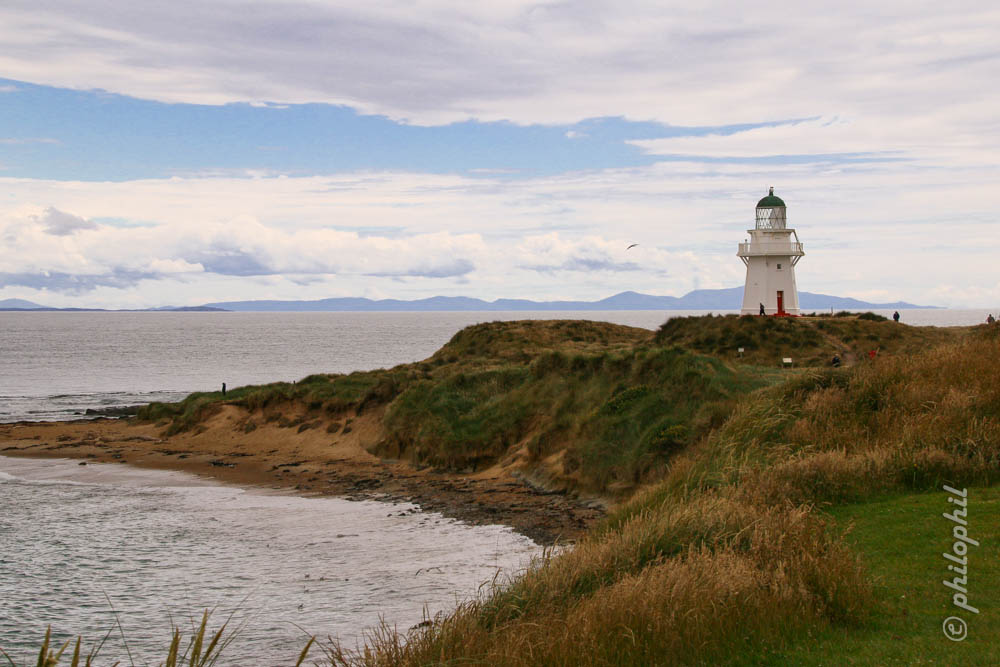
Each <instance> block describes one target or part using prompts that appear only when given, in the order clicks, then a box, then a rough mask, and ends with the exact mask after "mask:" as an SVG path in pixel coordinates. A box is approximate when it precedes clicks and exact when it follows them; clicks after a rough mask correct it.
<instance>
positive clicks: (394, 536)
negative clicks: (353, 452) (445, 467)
mask: <svg viewBox="0 0 1000 667" xmlns="http://www.w3.org/2000/svg"><path fill="white" fill-rule="evenodd" d="M540 552H541V548H540V547H538V546H537V545H536V544H534V543H533V542H532V541H531V540H529V539H528V538H526V537H523V536H521V535H518V534H516V533H514V532H513V531H512V530H511V529H509V528H506V527H503V526H469V525H465V524H462V523H459V522H457V521H454V520H451V519H446V518H444V517H442V516H440V515H438V514H434V513H427V512H421V511H419V510H418V508H416V507H415V506H413V505H410V504H407V503H398V504H394V503H382V502H377V501H357V502H352V501H348V500H344V499H339V498H303V497H296V496H291V495H287V494H278V493H275V492H268V491H264V490H256V489H242V488H238V487H233V486H224V485H221V484H216V483H213V482H211V481H209V480H203V479H199V478H197V477H194V476H192V475H188V474H184V473H179V472H167V471H156V470H142V469H137V468H129V467H128V466H124V465H115V464H93V463H91V464H88V465H87V466H83V467H81V466H79V465H78V462H76V461H65V460H34V459H13V458H7V457H3V456H0V648H3V650H4V651H6V652H7V653H8V654H10V655H11V656H12V657H14V659H15V660H16V662H17V664H28V663H29V662H31V663H32V664H33V663H34V660H31V659H30V658H31V657H32V653H34V655H37V651H38V647H39V646H41V642H42V639H43V638H44V636H45V630H46V628H47V627H48V626H50V625H51V626H52V632H53V638H54V640H55V641H58V642H59V643H62V642H63V641H66V640H67V639H71V638H75V636H76V635H77V634H81V635H83V637H84V640H85V642H86V643H85V647H87V648H88V649H89V648H90V647H92V646H93V645H94V644H96V643H97V642H99V641H100V640H101V639H102V638H103V637H104V636H105V635H108V640H107V642H106V643H105V645H104V647H103V649H102V650H101V652H100V653H99V656H100V657H99V659H98V661H97V663H96V664H102V665H103V664H108V665H110V664H112V663H114V662H115V661H117V660H121V661H122V664H130V663H132V662H133V661H134V663H135V664H159V663H161V662H162V661H163V660H164V659H165V657H166V654H167V647H168V646H169V643H170V638H171V626H172V624H173V625H176V626H177V627H179V628H181V629H182V630H183V631H184V632H185V633H186V634H187V636H190V628H191V626H192V624H195V625H197V623H198V621H200V617H201V613H202V611H203V610H205V609H210V610H214V613H213V615H212V619H211V622H210V626H209V627H211V628H218V627H219V626H221V625H222V624H223V623H224V622H226V621H227V620H229V627H230V628H231V629H237V628H240V627H242V630H241V631H240V633H239V635H238V636H237V639H236V641H234V642H233V644H232V645H231V646H229V647H228V648H227V649H226V651H225V652H224V653H223V657H222V660H221V662H220V664H223V665H290V664H294V662H295V659H296V657H297V656H298V653H299V651H301V650H302V648H303V647H304V646H305V644H306V642H307V641H308V637H309V635H310V634H315V635H318V638H319V639H321V640H327V638H328V637H339V638H340V639H342V640H343V641H344V642H345V645H346V646H348V647H353V646H355V644H356V643H357V642H358V641H359V640H360V639H361V637H362V632H363V631H364V630H365V629H366V628H372V627H375V626H377V625H378V623H379V620H380V618H384V619H385V621H386V622H387V623H388V624H390V625H392V626H394V627H396V628H398V629H399V630H401V631H405V630H406V629H408V628H409V627H411V626H413V625H415V624H417V623H420V622H421V621H422V620H423V618H424V613H425V610H426V613H428V614H430V615H433V614H435V613H437V612H440V611H446V610H448V609H451V608H452V607H454V605H455V603H456V601H458V600H462V599H468V598H469V597H472V596H474V595H475V594H476V593H477V591H478V589H479V586H480V585H481V584H483V583H484V582H488V581H491V580H492V579H493V577H494V576H497V574H498V573H501V575H500V576H502V574H503V573H507V574H512V573H514V572H516V571H517V570H518V569H520V568H522V567H525V566H526V565H527V564H528V563H529V561H530V559H531V558H532V557H533V556H536V555H538V554H539V553H540ZM119 623H120V624H121V625H120V627H119ZM109 632H110V634H109ZM123 638H124V639H123ZM319 655H320V652H319V650H318V649H317V650H316V651H315V652H314V653H313V656H314V657H319ZM309 664H311V663H309Z"/></svg>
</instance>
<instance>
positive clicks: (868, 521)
mask: <svg viewBox="0 0 1000 667" xmlns="http://www.w3.org/2000/svg"><path fill="white" fill-rule="evenodd" d="M740 347H742V348H744V352H743V354H742V356H741V355H740V354H739V353H738V352H737V350H738V348H740ZM870 350H878V355H877V356H876V358H875V359H874V360H871V359H869V358H868V355H867V353H868V351H870ZM834 353H838V354H840V356H841V357H842V358H843V359H844V361H845V364H844V366H842V367H841V368H830V367H829V360H830V358H831V357H832V356H833V354H834ZM783 357H792V358H793V359H795V364H796V365H795V367H794V368H792V369H782V368H781V359H782V358H783ZM997 368H1000V327H995V326H994V327H987V326H980V327H972V328H962V329H959V328H950V329H937V328H933V327H910V326H907V325H903V324H896V323H893V322H884V321H879V319H878V318H877V317H869V318H856V317H805V318H796V319H783V318H781V319H779V318H757V317H735V316H725V317H712V316H707V317H697V318H680V319H673V320H670V321H668V322H667V323H666V324H665V325H664V326H663V327H662V328H661V329H660V330H659V331H658V332H656V333H655V334H653V333H651V332H648V331H643V330H639V329H631V328H628V327H621V326H616V325H610V324H600V323H591V322H560V321H551V322H507V323H490V324H483V325H477V326H475V327H470V328H468V329H465V330H463V331H461V332H459V333H458V334H456V335H455V337H454V338H453V339H452V340H451V341H450V342H449V343H448V344H447V345H446V346H445V347H443V348H442V349H441V350H440V351H438V352H437V353H436V354H435V355H434V356H432V357H431V358H429V359H427V360H425V361H423V362H419V363H415V364H407V365H403V366H398V367H396V368H392V369H388V370H380V371H372V372H367V373H353V374H350V375H314V376H310V377H308V378H305V379H304V380H302V381H300V382H298V383H294V384H285V383H281V384H274V385H266V386H260V387H246V388H241V389H238V390H235V391H233V392H230V394H229V395H227V396H226V397H225V398H223V397H222V396H220V395H218V394H197V395H193V396H191V397H189V398H188V399H187V400H185V401H184V402H182V403H180V404H175V405H162V404H153V405H151V406H149V407H148V408H146V409H144V410H143V411H141V413H140V415H139V418H140V419H145V420H151V421H154V422H156V423H158V424H160V426H161V428H163V429H164V430H165V431H166V432H167V433H183V432H187V431H196V430H198V429H199V428H203V427H204V424H205V423H206V421H207V420H210V419H211V417H212V415H213V414H215V413H217V412H218V411H220V410H222V409H223V407H224V406H228V407H230V408H231V407H233V406H235V407H237V408H239V409H240V410H241V411H242V412H241V414H242V417H241V419H240V420H239V421H238V428H239V429H241V430H243V431H245V432H248V433H249V432H252V431H253V430H254V429H256V428H258V426H259V425H260V424H268V423H269V424H274V423H277V424H281V425H282V426H285V427H287V428H295V429H296V430H299V431H301V430H303V429H304V430H316V429H325V430H326V431H328V432H330V433H336V432H343V430H344V429H348V428H350V420H352V419H358V418H359V416H360V415H369V414H374V415H377V416H378V420H377V421H378V424H379V428H378V430H377V433H376V434H375V435H374V436H373V437H372V438H371V440H370V443H369V445H368V447H369V451H371V452H372V453H374V454H376V455H378V456H382V457H391V458H399V459H403V460H406V461H409V462H410V463H411V464H413V465H415V466H432V467H434V468H438V469H445V470H453V471H476V470H483V469H486V468H503V469H506V470H510V471H517V472H518V473H520V474H522V475H525V476H528V477H530V478H533V479H535V480H536V481H538V482H540V483H543V484H545V485H547V486H549V487H554V488H559V489H563V490H567V491H570V492H574V493H580V494H588V495H596V496H601V497H603V498H606V499H608V500H609V501H612V503H613V505H612V509H611V511H610V513H609V514H608V515H607V517H606V518H605V519H604V520H603V521H602V522H601V523H600V524H599V525H597V526H596V527H595V528H593V529H592V530H591V531H590V532H588V533H587V534H586V535H585V536H584V537H583V538H582V539H581V540H580V541H579V542H578V543H577V544H576V545H575V546H574V547H573V548H571V549H568V550H566V551H564V552H562V553H560V554H558V555H554V556H551V557H549V558H547V559H546V560H545V561H544V562H542V563H539V564H538V566H537V567H535V568H533V569H531V570H530V571H528V572H526V573H523V574H522V575H520V576H518V577H517V578H515V579H513V580H512V581H509V582H504V583H503V584H502V585H497V586H496V587H494V588H493V589H492V590H490V591H488V592H487V593H485V594H484V595H483V596H481V597H480V598H479V599H476V600H474V601H471V602H468V603H466V604H464V605H462V606H460V607H459V608H458V609H457V610H455V611H454V612H453V613H451V614H449V615H446V616H442V617H439V618H437V619H435V621H434V622H433V623H432V624H429V625H426V626H423V627H420V628H417V629H414V630H412V631H411V632H410V633H409V634H407V635H400V634H397V633H395V632H393V631H390V630H388V629H386V628H383V629H381V630H379V631H376V632H375V633H373V635H372V636H371V637H370V641H369V647H368V648H367V649H366V650H365V651H363V652H361V653H352V652H349V651H344V650H342V649H341V648H340V647H339V646H336V645H333V646H329V647H327V656H326V660H328V661H329V662H330V663H331V664H363V665H426V664H489V665H536V664H552V665H556V664H559V665H570V664H573V665H577V664H579V665H606V664H614V665H650V664H772V663H784V664H798V663H800V662H801V660H800V658H801V657H802V656H804V655H806V654H807V653H808V652H809V651H810V650H823V651H827V652H829V654H830V660H829V661H824V660H816V659H812V660H813V664H848V663H850V662H851V661H853V662H854V663H856V664H881V663H885V662H890V661H891V660H897V661H901V660H905V659H907V657H910V658H914V657H919V658H920V659H921V660H924V661H925V663H926V664H938V663H940V664H948V663H950V662H951V659H952V658H953V657H954V655H957V654H953V653H951V650H952V648H953V644H952V642H949V641H948V640H947V639H945V638H944V637H942V636H941V627H940V621H941V620H943V618H944V616H941V618H937V615H938V612H941V611H945V610H946V609H945V607H946V606H947V603H948V602H949V601H950V597H948V595H947V592H946V590H945V589H944V588H943V587H940V586H937V587H935V583H934V582H936V581H937V578H938V577H943V576H944V574H946V568H945V567H944V564H941V567H940V568H939V570H940V572H937V571H935V572H933V573H932V574H933V577H935V578H934V579H933V580H930V581H928V582H926V584H925V585H924V586H922V587H918V590H919V591H922V592H923V595H925V596H927V597H928V600H932V601H931V602H927V603H926V604H925V603H923V602H921V603H915V604H916V605H917V606H916V607H914V609H915V610H916V609H917V608H918V607H919V610H920V620H919V622H918V621H917V620H913V619H910V620H904V621H900V619H899V618H898V615H899V614H900V613H901V611H900V609H901V607H900V606H899V604H898V602H897V601H895V599H894V598H892V597H891V596H893V595H896V594H899V595H906V594H907V593H906V591H908V590H910V587H916V586H917V582H916V579H915V577H916V576H917V575H914V574H912V573H908V571H907V572H897V570H896V568H895V565H896V564H897V563H901V562H902V561H901V560H900V558H902V556H901V553H902V551H903V550H905V549H916V550H920V549H923V550H924V551H926V550H927V549H929V551H927V552H926V553H929V554H937V555H939V554H940V551H941V544H922V543H920V542H919V541H914V540H913V539H911V536H912V535H914V534H926V535H925V536H928V537H929V536H930V535H931V533H930V532H928V530H930V529H932V528H937V529H939V532H940V533H941V541H942V542H944V540H945V538H947V536H948V535H947V532H948V530H949V527H948V525H947V522H946V521H944V520H943V519H940V512H941V511H945V509H947V508H946V507H945V508H943V509H941V508H937V509H935V508H936V507H937V505H935V504H934V503H937V504H938V505H940V504H941V503H940V502H938V501H940V499H941V498H940V496H941V494H940V489H941V487H942V485H943V484H949V485H951V486H953V487H957V488H963V487H968V488H970V495H973V496H974V497H975V496H976V495H977V494H979V495H978V497H981V498H993V497H995V495H996V494H995V491H992V490H984V489H986V488H987V487H990V486H991V485H994V484H996V482H997V481H998V479H1000V374H998V373H997V372H996V370H995V369H997ZM983 505H984V511H983V514H982V516H981V518H977V521H980V522H981V523H979V524H977V525H978V526H981V530H982V532H981V533H979V534H980V535H982V536H983V537H984V538H985V539H989V536H995V535H997V534H998V533H1000V516H998V515H997V514H996V513H993V514H988V513H987V512H986V511H985V507H986V503H985V502H984V504H983ZM904 506H905V507H911V506H912V507H919V508H920V511H916V510H914V511H904V509H903V508H904ZM938 509H940V511H938ZM932 510H933V511H932ZM922 511H926V513H927V514H926V516H924V515H923V514H922V513H921V512H922ZM851 522H853V524H854V525H857V526H859V528H858V529H857V532H856V533H854V534H847V536H846V537H845V531H846V530H847V529H848V528H849V527H850V526H851V525H852V523H851ZM918 527H920V529H921V530H922V531H923V532H920V531H919V530H917V528H918ZM928 527H929V528H928ZM977 529H978V528H977ZM880 540H881V541H880ZM984 544H986V543H985V542H984ZM986 549H992V553H995V551H996V547H995V544H994V545H992V546H990V547H987V548H986ZM924 551H921V552H920V553H921V554H924ZM983 553H984V556H983V559H982V560H983V561H985V560H986V558H987V557H986V555H985V554H986V553H987V550H985V549H984V552H983ZM924 555H925V556H926V554H924ZM928 558H929V557H928ZM925 560H926V559H925ZM994 560H995V559H994ZM927 562H931V561H929V560H928V561H927ZM928 567H932V566H928ZM981 571H982V573H983V575H982V576H984V577H986V576H989V572H995V568H994V569H992V570H990V569H988V568H987V567H985V566H984V567H983V569H982V570H981ZM921 572H922V573H923V574H920V575H919V576H924V574H926V573H927V572H931V570H929V569H927V568H925V569H924V570H921ZM928 576H931V575H928ZM991 590H992V588H989V587H988V585H987V584H983V588H982V589H981V591H982V593H981V594H982V595H984V596H986V595H989V594H990V591H991ZM914 592H915V593H916V591H914ZM935 596H936V597H935ZM980 602H983V600H980ZM921 605H922V606H921ZM942 605H943V606H942ZM983 607H984V608H990V609H992V608H991V607H989V606H988V605H987V604H986V603H985V602H983ZM907 609H909V607H907ZM907 613H909V612H907ZM914 613H916V611H915V612H914ZM976 620H979V619H976ZM932 621H933V622H932ZM982 621H983V622H982V624H981V625H980V626H979V628H980V631H981V632H987V631H989V629H990V628H994V629H995V628H996V627H997V625H996V623H997V621H996V619H995V618H991V619H990V620H987V619H986V618H985V617H984V618H983V619H982ZM883 631H884V632H886V633H890V634H891V635H892V636H893V637H894V636H899V637H901V638H902V639H904V640H906V641H908V642H914V643H915V644H914V645H919V646H920V647H921V649H920V655H919V656H917V655H916V654H915V653H912V652H911V653H906V652H905V651H904V652H902V653H900V652H899V651H896V650H895V648H894V646H893V644H892V642H893V641H896V640H895V639H891V640H887V639H886V638H885V637H883V636H881V635H880V634H879V633H881V632H883ZM982 636H985V635H982ZM869 641H870V642H872V645H873V648H872V649H871V650H870V651H869V649H868V648H867V646H868V642H869ZM876 645H878V646H876ZM977 647H978V648H977ZM980 650H982V651H988V650H993V649H988V647H987V646H986V644H985V643H983V642H980V643H978V644H972V643H970V644H968V645H966V646H965V648H963V649H962V651H963V652H962V654H961V655H962V656H963V660H964V661H966V662H971V664H976V662H975V661H976V659H977V656H979V655H988V653H979V652H977V651H980ZM900 656H901V657H900ZM994 657H995V650H994ZM994 662H995V660H987V661H986V662H982V663H980V664H993V663H994Z"/></svg>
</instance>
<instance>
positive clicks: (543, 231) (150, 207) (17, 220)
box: [0, 161, 1000, 306]
mask: <svg viewBox="0 0 1000 667" xmlns="http://www.w3.org/2000/svg"><path fill="white" fill-rule="evenodd" d="M998 172H1000V169H998V168H997V167H989V166H980V165H973V166H970V167H968V168H956V167H951V168H947V169H944V168H936V169H935V168H931V167H928V166H926V165H919V164H915V163H914V162H912V161H904V162H888V163H872V164H869V163H862V164H843V165H838V166H837V167H836V168H835V169H830V168H829V165H826V164H824V163H813V162H810V163H805V164H770V165H759V164H713V163H705V162H694V161H690V162H669V163H659V164H656V165H653V166H650V167H644V168H633V169H611V170H602V171H591V172H577V173H569V174H563V175H559V176H551V177H545V178H535V179H518V180H511V179H508V178H506V177H497V178H495V179H491V178H489V177H485V176H477V177H474V178H463V177H459V176H456V175H428V174H409V173H376V172H368V173H358V174H346V175H340V176H330V177H308V178H286V177H261V176H257V177H248V178H236V177H233V176H228V177H216V178H172V179H163V180H145V181H131V182H122V183H113V182H109V183H90V182H58V181H40V180H32V179H0V188H3V190H4V191H5V192H7V193H9V198H8V201H5V202H4V203H2V204H0V273H2V274H4V275H5V276H6V282H7V284H8V286H7V287H6V288H3V289H2V291H0V297H8V296H10V297H23V298H29V299H32V300H35V301H42V302H46V303H49V302H51V303H55V302H56V300H59V299H61V300H63V301H62V302H61V303H62V304H63V305H84V304H91V303H94V301H93V299H100V300H103V301H102V304H101V305H128V306H135V305H161V304H163V303H180V304H181V305H192V304H197V303H204V302H208V301H221V300H234V299H242V298H301V299H309V298H313V299H315V298H324V297H328V296H348V295H353V296H357V295H378V296H383V297H395V298H419V297H426V296H432V295H435V294H446V295H457V294H466V295H470V296H478V297H482V298H497V297H525V298H540V299H543V298H544V299H562V298H574V299H575V298H579V299H598V298H603V297H605V296H608V295H610V294H613V293H616V292H619V291H624V290H630V289H631V290H636V291H640V292H646V293H653V294H672V295H681V294H684V293H686V292H687V291H689V290H691V289H696V288H716V287H731V286H734V285H739V284H742V281H743V265H742V264H741V263H740V262H739V260H738V259H737V258H736V257H735V251H736V244H737V243H738V242H739V241H741V240H743V237H744V230H745V229H747V227H749V226H751V225H752V222H753V206H754V204H755V203H756V201H757V199H759V198H760V197H761V196H763V195H764V194H765V192H766V188H767V186H768V185H775V186H776V188H777V189H776V192H777V193H778V194H779V195H781V196H782V197H783V198H784V199H785V200H786V201H787V202H788V205H789V220H790V222H791V224H793V225H794V226H795V227H796V228H797V229H798V233H799V236H800V238H801V239H802V241H803V242H804V243H805V248H806V253H807V255H806V257H805V258H804V259H803V260H802V261H801V262H800V263H799V265H798V267H797V275H798V283H799V288H800V289H802V290H807V291H812V292H821V293H827V294H837V295H844V296H860V295H865V294H869V293H874V292H873V290H877V291H882V292H885V293H887V294H889V295H891V296H892V298H893V299H897V298H898V299H904V300H907V301H911V302H914V303H925V304H948V305H955V306H959V305H969V306H986V305H989V303H986V302H984V300H988V299H991V298H992V299H996V300H1000V293H997V285H998V284H1000V265H998V264H997V263H996V262H995V257H994V256H995V254H996V252H995V251H996V232H995V229H996V194H995V183H996V182H997V181H998V180H1000V173H998ZM8 202H9V203H8ZM50 207H51V208H53V209H55V210H57V211H59V212H66V215H69V216H72V218H73V219H74V220H83V221H84V224H88V225H89V224H92V223H94V224H96V228H90V229H84V230H82V231H76V232H75V233H71V234H68V235H64V236H53V235H52V234H50V233H47V232H46V224H47V223H46V222H45V221H46V220H47V218H46V217H45V216H46V210H47V209H49V208H50ZM101 220H112V221H116V220H142V221H147V222H148V223H149V224H151V225H153V226H148V225H147V226H142V227H136V226H123V225H121V224H116V225H112V224H103V223H101V222H99V221H101ZM154 223H155V224H154ZM632 243H639V244H640V245H639V247H637V248H633V249H632V250H626V248H627V246H628V245H630V244H632ZM32 286H33V287H32ZM32 289H42V290H48V291H46V292H45V293H44V294H43V295H42V296H45V295H46V294H47V295H49V297H48V298H47V299H42V298H41V296H39V294H38V293H36V292H34V291H32ZM60 290H61V291H60ZM88 290H89V291H88ZM74 294H75V295H77V296H73V295H74ZM144 299H145V300H144Z"/></svg>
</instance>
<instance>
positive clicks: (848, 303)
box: [0, 287, 936, 312]
mask: <svg viewBox="0 0 1000 667" xmlns="http://www.w3.org/2000/svg"><path fill="white" fill-rule="evenodd" d="M742 302H743V288H742V287H730V288H728V289H701V290H694V291H693V292H688V293H687V294H685V295H684V296H681V297H677V296H654V295H652V294H640V293H639V292H621V293H620V294H615V295H614V296H609V297H608V298H606V299H601V300H600V301H531V300H528V299H497V300H496V301H483V300H482V299H474V298H472V297H467V296H433V297H430V298H428V299H416V300H413V301H403V300H400V299H381V300H378V301H374V300H372V299H363V298H357V297H338V298H332V299H319V300H317V301H222V302H218V303H207V304H205V305H203V306H186V307H179V308H173V307H165V308H149V309H146V310H155V311H216V312H218V311H254V312H276V311H280V312H344V311H355V312H357V311H368V312H374V311H396V312H399V311H438V312H440V311H470V310H479V311H503V310H506V311H511V310H513V311H517V310H739V308H740V306H741V305H742ZM799 307H800V308H801V309H802V310H804V311H809V310H829V309H830V308H833V309H835V310H858V309H861V308H867V309H871V308H881V309H888V308H892V309H897V308H936V306H918V305H915V304H912V303H907V302H905V301H894V302H892V303H870V302H868V301H859V300H858V299H851V298H847V297H840V296H829V295H827V294H813V293H812V292H799ZM0 310H69V311H88V310H100V309H97V308H49V307H46V306H41V305H39V304H37V303H32V302H31V301H25V300H23V299H4V300H2V301H0Z"/></svg>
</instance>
